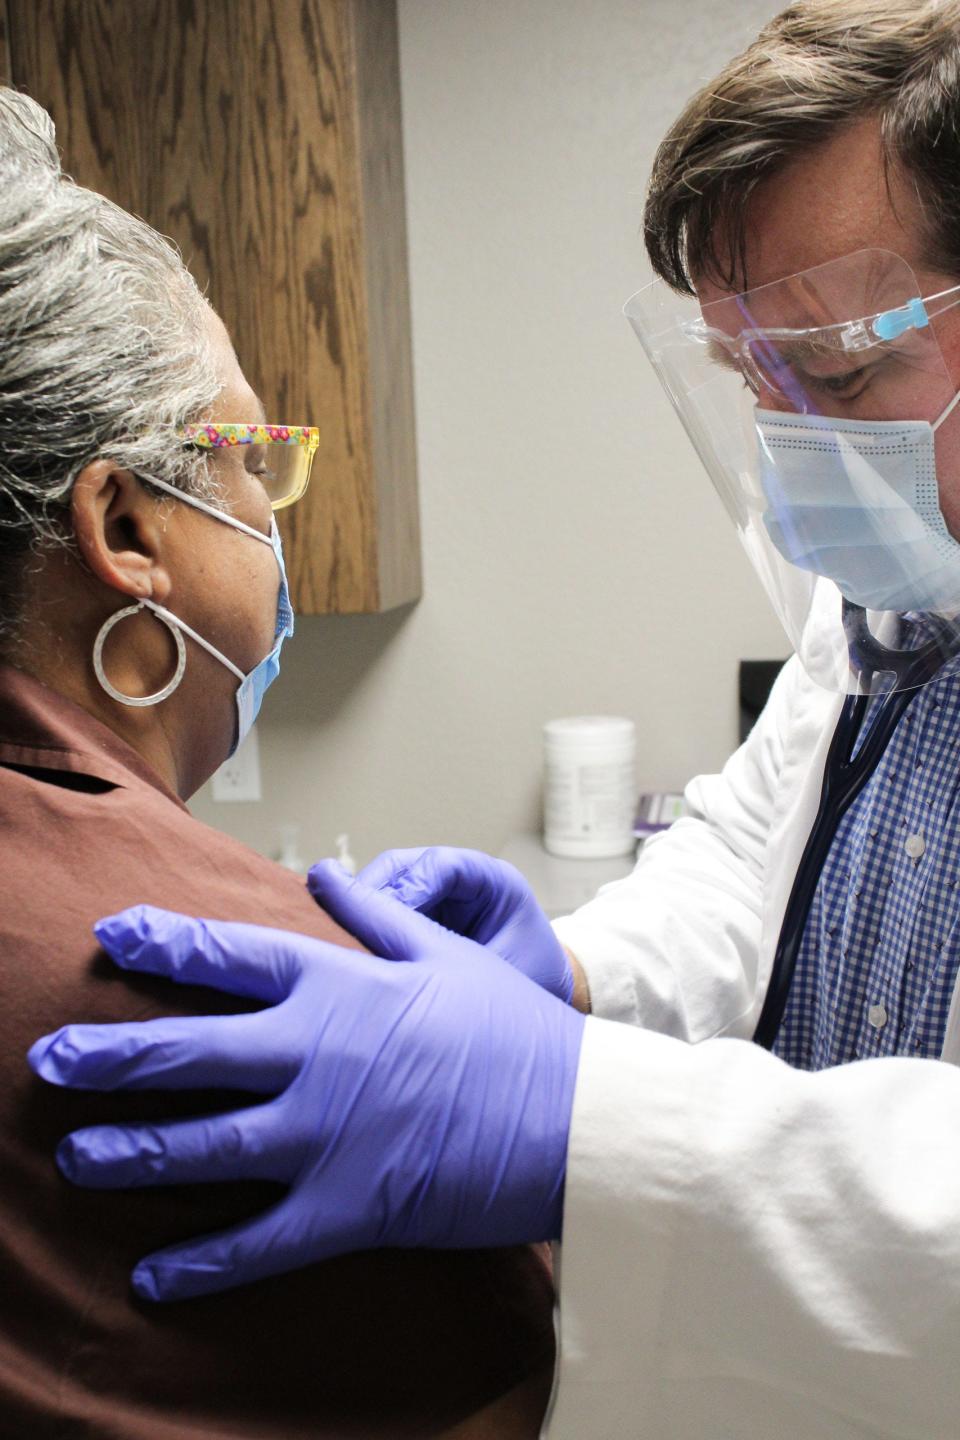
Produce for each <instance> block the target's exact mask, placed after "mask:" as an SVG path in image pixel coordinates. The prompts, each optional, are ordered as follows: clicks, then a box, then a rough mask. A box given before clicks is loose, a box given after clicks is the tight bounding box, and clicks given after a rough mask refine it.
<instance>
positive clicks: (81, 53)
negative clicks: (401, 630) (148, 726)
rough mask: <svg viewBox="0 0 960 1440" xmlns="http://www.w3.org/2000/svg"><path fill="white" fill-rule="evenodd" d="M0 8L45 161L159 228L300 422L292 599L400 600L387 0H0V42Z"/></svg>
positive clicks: (319, 609) (250, 366) (405, 302)
mask: <svg viewBox="0 0 960 1440" xmlns="http://www.w3.org/2000/svg"><path fill="white" fill-rule="evenodd" d="M4 21H5V30H6V36H5V38H6V46H7V55H6V64H5V65H4V66H3V67H2V68H3V69H4V70H5V72H6V75H7V76H8V77H9V79H10V81H11V82H12V83H13V84H14V85H16V86H18V87H19V88H21V89H24V90H26V91H27V92H28V94H30V95H32V96H33V97H34V99H36V100H38V101H39V102H40V104H42V105H44V106H45V107H46V108H47V109H48V110H49V111H50V113H51V114H52V115H53V118H54V120H55V122H56V125H57V135H58V141H59V144H60V148H61V151H62V154H63V161H64V168H65V169H66V170H67V171H68V173H69V174H71V175H73V176H74V178H75V179H76V180H78V181H79V182H80V183H81V184H83V185H87V186H89V187H90V188H91V189H94V190H99V191H101V192H102V193H103V194H105V195H108V196H110V198H111V199H113V200H116V201H117V202H118V203H119V204H121V205H123V206H125V207H126V208H127V209H129V210H133V211H135V212H136V213H137V214H138V215H142V216H143V217H144V218H145V219H146V220H148V221H149V222H150V223H151V224H152V225H154V226H155V227H156V228H157V229H158V230H160V231H162V232H163V233H164V234H166V235H170V236H171V237H172V238H173V239H174V240H176V242H177V243H178V245H179V246H180V248H181V250H182V252H183V255H184V259H185V260H186V262H187V264H188V265H189V266H190V268H191V270H192V271H193V273H194V275H195V276H196V278H197V280H198V281H199V282H200V284H201V285H203V286H205V287H207V290H208V294H209V296H210V299H211V302H212V303H213V305H214V306H215V308H216V309H217V310H218V311H219V313H220V314H221V315H222V316H223V318H224V320H225V321H226V324H227V326H228V328H229V329H230V332H231V334H232V336H233V339H234V343H235V345H236V349H237V353H238V355H239V357H240V362H241V364H242V365H243V368H244V370H245V372H246V374H247V376H248V378H249V379H250V382H251V384H252V385H253V386H254V388H255V389H256V390H257V392H258V394H260V395H261V396H262V397H263V400H264V404H265V405H266V408H267V411H268V415H267V418H268V420H271V421H276V422H279V423H288V424H313V425H317V426H319V429H320V448H319V451H318V452H317V458H316V461H315V468H314V473H313V479H312V481H311V485H310V489H309V490H308V492H307V494H306V496H305V497H304V499H303V500H302V501H301V502H300V503H299V504H298V505H296V506H294V507H293V508H292V509H291V510H289V511H284V512H283V513H282V514H281V516H280V521H281V528H282V529H283V532H284V544H285V548H286V550H287V556H288V568H289V571H290V576H291V584H292V589H293V594H294V601H295V604H296V607H297V609H298V610H299V611H300V612H301V613H305V614H329V613H337V612H340V613H342V612H348V611H377V610H386V609H390V608H392V607H393V606H396V605H401V604H404V603H407V602H409V601H411V600H414V599H416V598H417V597H418V596H419V593H420V552H419V520H418V511H417V484H416V455H415V444H414V428H413V387H412V371H411V361H410V323H409V295H408V286H407V269H406V228H405V218H404V196H403V154H402V144H401V132H400V87H399V65H398V51H397V19H396V5H395V0H190V3H188V4H184V3H183V0H0V43H2V42H3V38H4V35H3V22H4ZM238 418H242V417H238Z"/></svg>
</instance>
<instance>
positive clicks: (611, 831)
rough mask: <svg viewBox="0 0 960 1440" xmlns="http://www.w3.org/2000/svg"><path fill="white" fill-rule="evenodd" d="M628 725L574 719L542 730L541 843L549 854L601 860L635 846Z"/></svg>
mask: <svg viewBox="0 0 960 1440" xmlns="http://www.w3.org/2000/svg"><path fill="white" fill-rule="evenodd" d="M636 751H637V741H636V731H635V728H634V724H633V721H632V720H623V719H620V718H618V717H616V716H612V715H576V716H572V717H571V718H570V719H566V720H549V721H548V722H547V724H546V725H544V727H543V759H544V766H543V772H544V796H543V799H544V806H543V811H544V825H543V843H544V846H545V847H546V849H547V850H548V851H549V852H550V854H551V855H569V856H574V857H577V858H587V859H589V858H593V859H601V858H603V857H606V856H612V855H626V854H628V853H629V852H630V851H631V850H632V849H633V848H634V847H635V845H636V843H637V841H636V837H635V835H634V833H633V816H634V809H635V807H636V803H637V783H636V765H637V754H636Z"/></svg>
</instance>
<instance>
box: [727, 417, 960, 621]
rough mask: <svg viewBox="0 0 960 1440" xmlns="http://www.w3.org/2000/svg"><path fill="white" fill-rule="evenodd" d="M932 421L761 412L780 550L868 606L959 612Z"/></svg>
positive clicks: (959, 587)
mask: <svg viewBox="0 0 960 1440" xmlns="http://www.w3.org/2000/svg"><path fill="white" fill-rule="evenodd" d="M958 401H960V392H958V394H957V395H955V396H954V398H953V400H952V401H951V402H950V404H949V405H948V406H947V408H946V409H945V410H944V411H943V413H942V414H941V415H940V416H939V417H938V418H937V419H936V420H935V421H934V422H933V424H932V425H931V424H930V423H929V422H928V421H926V420H839V419H836V418H834V417H828V416H825V415H795V414H781V413H780V412H778V411H774V410H757V411H756V412H755V422H756V427H757V436H758V441H759V449H760V467H761V470H760V474H761V483H762V485H763V491H764V495H765V496H766V499H767V504H768V507H769V508H768V509H767V510H766V511H765V513H764V515H763V523H764V526H765V528H766V531H767V533H768V535H769V536H770V539H771V540H772V541H773V544H774V545H775V546H776V548H777V550H778V551H779V553H780V554H781V555H782V556H783V558H784V559H785V560H789V561H790V563H791V564H792V565H797V566H799V567H800V569H801V570H809V571H812V572H813V573H814V574H816V575H824V576H826V577H827V578H828V579H830V580H833V581H834V582H835V583H836V585H837V588H838V589H839V591H840V593H841V594H842V595H844V596H845V597H846V599H847V600H850V601H852V602H853V603H854V604H856V605H862V606H863V608H864V609H866V610H894V611H897V612H899V613H900V614H905V613H906V612H907V611H930V610H935V611H956V610H960V544H958V543H957V541H956V540H954V538H953V536H952V535H951V534H950V532H949V530H948V529H947V525H946V521H945V520H944V518H943V514H942V512H941V510H940V504H939V496H938V489H937V474H936V463H935V455H934V432H935V431H936V430H937V428H938V426H940V425H941V424H942V423H943V421H944V420H945V419H946V418H947V416H948V415H949V414H950V412H951V411H952V410H953V408H954V406H955V405H956V404H957V403H958Z"/></svg>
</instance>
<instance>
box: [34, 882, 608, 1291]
mask: <svg viewBox="0 0 960 1440" xmlns="http://www.w3.org/2000/svg"><path fill="white" fill-rule="evenodd" d="M357 889H358V891H359V890H360V889H361V887H360V886H359V885H358V886H357ZM367 904H368V906H369V909H370V915H371V919H370V923H369V925H368V926H367V931H368V933H369V934H373V933H374V932H377V933H379V934H380V935H381V936H382V937H383V941H384V943H383V944H382V945H381V946H380V949H381V953H383V954H387V955H389V956H390V957H391V958H390V960H384V959H381V958H378V957H377V956H376V955H363V954H360V953H358V952H357V951H355V950H345V949H342V948H340V947H339V946H337V945H331V944H328V943H326V942H323V941H320V940H314V939H308V938H306V937H305V936H302V935H294V934H290V933H288V932H285V931H280V930H267V929H262V928H261V927H259V926H255V925H239V924H227V923H222V922H218V921H212V920H211V921H204V920H194V919H189V918H187V917H186V916H182V915H176V914H173V913H171V912H170V911H166V910H157V909H154V908H152V907H150V906H136V907H134V908H133V909H131V910H126V911H124V912H122V913H121V914H119V915H115V916H112V917H110V918H108V919H106V920H101V921H100V922H99V924H98V925H97V926H96V934H97V937H98V939H99V941H100V943H101V945H102V946H103V947H104V949H105V950H106V951H107V952H108V954H109V955H111V956H112V958H113V959H114V960H115V961H116V963H117V964H118V965H120V966H121V967H123V968H125V969H131V970H143V971H147V972H149V973H151V974H154V975H163V976H167V977H169V978H170V979H173V980H177V981H179V982H181V983H182V984H187V985H212V986H215V987H217V988H219V989H221V990H226V991H228V992H229V993H231V994H234V995H245V996H250V997H251V998H252V999H255V1000H258V1001H261V1002H264V1003H265V1004H266V1005H267V1007H268V1008H266V1009H263V1010H259V1011H257V1012H255V1013H252V1014H243V1015H229V1016H204V1017H193V1018H188V1019H183V1018H177V1019H172V1018H171V1019H161V1020H150V1021H147V1022H143V1023H134V1024H120V1025H71V1026H67V1027H65V1028H64V1029H62V1030H59V1031H57V1032H56V1034H54V1035H50V1036H45V1037H44V1038H43V1039H42V1040H39V1041H37V1043H36V1044H35V1045H34V1046H33V1048H32V1049H31V1051H30V1057H29V1058H30V1064H31V1066H32V1067H33V1069H34V1070H35V1071H36V1073H37V1074H38V1075H40V1076H42V1077H43V1078H44V1079H45V1080H49V1081H51V1082H52V1083H53V1084H57V1085H70V1086H76V1087H79V1088H82V1089H89V1090H114V1089H117V1088H121V1089H124V1088H125V1089H173V1090H176V1089H194V1088H198V1087H201V1088H206V1087H211V1086H223V1087H227V1088H230V1089H237V1090H245V1091H250V1092H254V1093H257V1094H261V1095H263V1096H264V1097H265V1098H264V1101H263V1103H262V1104H254V1105H252V1106H250V1107H248V1108H245V1109H239V1110H235V1111H233V1112H231V1113H227V1114H223V1115H215V1116H207V1117H203V1118H200V1119H196V1120H178V1121H171V1122H169V1123H165V1124H152V1125H143V1126H137V1125H122V1126H120V1125H117V1126H96V1127H91V1128H90V1129H87V1130H78V1131H76V1132H74V1133H73V1134H72V1135H68V1136H67V1137H66V1138H65V1139H64V1140H63V1141H62V1142H61V1144H60V1147H59V1149H58V1152H57V1160H58V1163H59V1165H60V1168H61V1169H62V1170H63V1172H64V1174H65V1175H66V1176H67V1177H68V1178H69V1179H71V1180H74V1181H76V1182H77V1183H78V1184H83V1185H91V1186H96V1187H100V1188H106V1189H113V1188H118V1187H125V1186H136V1185H163V1184H182V1183H190V1184H193V1183H196V1182H198V1181H206V1180H213V1181H222V1180H240V1179H243V1180H246V1179H257V1180H274V1181H280V1182H282V1183H283V1184H286V1185H288V1186H289V1187H290V1188H289V1191H288V1193H287V1195H286V1196H285V1198H284V1199H283V1200H281V1201H280V1202H279V1203H278V1204H277V1205H275V1206H273V1207H272V1208H271V1209H269V1210H267V1211H264V1212H263V1213H262V1214H260V1215H258V1216H256V1217H255V1218H254V1219H252V1220H250V1221H247V1222H245V1223H243V1224H241V1225H238V1226H235V1227H233V1228H232V1229H230V1230H227V1231H224V1232H222V1233H221V1234H217V1235H211V1236H204V1237H202V1238H200V1239H198V1240H196V1241H193V1242H189V1243H187V1244H185V1245H177V1246H174V1247H173V1248H171V1249H167V1250H162V1251H158V1252H157V1253H156V1254H154V1255H151V1256H149V1257H148V1258H147V1259H145V1260H142V1261H141V1262H140V1264H139V1265H138V1266H137V1267H136V1269H135V1270H134V1274H133V1284H134V1288H135V1289H136V1290H137V1291H138V1293H139V1294H140V1295H142V1296H143V1297H145V1298H147V1299H155V1300H175V1299H182V1298H186V1297H188V1296H192V1295H201V1294H205V1293H208V1292H212V1291H216V1290H223V1289H227V1288H229V1287H230V1286H232V1285H239V1284H242V1283H245V1282H247V1281H251V1280H256V1279H259V1278H260V1277H262V1276H265V1275H271V1274H277V1273H280V1272H282V1271H284V1270H290V1269H294V1268H296V1267H298V1266H301V1265H307V1264H310V1263H311V1262H313V1261H316V1260H321V1259H324V1258H326V1257H328V1256H332V1255H337V1254H340V1253H341V1252H344V1251H348V1250H359V1249H369V1248H373V1247H377V1246H407V1247H412V1246H433V1247H440V1248H443V1247H453V1248H456V1247H460V1246H485V1245H509V1244H514V1243H520V1242H524V1241H535V1240H546V1239H553V1238H556V1237H558V1236H559V1234H560V1230H561V1220H562V1210H563V1186H564V1178H565V1173H566V1151H567V1135H568V1131H569V1126H570V1112H571V1109H572V1104H573V1090H574V1082H575V1079H576V1073H577V1064H578V1060H579V1054H580V1043H581V1039H582V1031H583V1023H584V1021H583V1017H582V1016H581V1015H580V1014H578V1012H577V1011H575V1010H571V1009H570V1008H569V1007H567V1006H565V1005H562V1004H560V1002H559V1001H558V1000H557V999H555V998H554V997H553V996H550V995H547V994H546V992H545V991H543V990H541V989H539V988H538V987H537V986H536V985H533V984H531V983H530V981H529V980H527V979H526V977H525V976H523V975H520V974H519V973H518V972H517V971H516V970H513V969H512V968H511V967H510V966H509V965H505V964H504V963H503V961H502V960H500V959H499V958H498V957H497V956H494V955H491V954H490V953H489V952H487V951H485V950H483V949H482V948H481V947H480V946H478V945H475V944H473V943H472V942H471V941H469V940H465V939H462V938H461V937H460V936H455V935H451V934H449V933H448V932H447V931H445V930H443V929H442V928H441V927H440V926H438V925H435V924H434V923H433V922H432V921H430V920H428V919H427V918H426V917H425V916H423V915H418V914H417V913H416V912H415V911H412V910H408V909H407V908H406V907H405V906H403V905H401V904H400V903H399V902H398V901H396V900H393V899H391V898H390V897H388V896H386V895H383V894H381V893H379V892H377V891H367ZM391 962H397V963H391Z"/></svg>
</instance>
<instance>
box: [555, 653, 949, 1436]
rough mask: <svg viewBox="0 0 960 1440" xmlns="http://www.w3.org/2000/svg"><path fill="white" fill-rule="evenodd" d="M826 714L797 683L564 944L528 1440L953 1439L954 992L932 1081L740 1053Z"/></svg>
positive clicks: (835, 708) (902, 1069)
mask: <svg viewBox="0 0 960 1440" xmlns="http://www.w3.org/2000/svg"><path fill="white" fill-rule="evenodd" d="M839 708H840V701H839V699H838V698H837V697H832V696H830V695H829V694H828V693H827V692H825V691H823V690H821V689H819V688H818V687H816V686H814V685H813V684H812V683H811V682H810V681H808V680H807V679H806V677H805V675H804V673H803V671H802V669H801V668H800V666H799V664H798V662H797V661H796V660H793V661H791V662H790V663H789V664H788V665H787V666H786V668H785V670H784V671H783V673H782V674H781V676H780V678H779V679H778V681H777V684H776V686H775V687H774V692H773V694H772V696H771V700H770V703H769V704H768V706H767V709H766V711H765V712H764V714H763V716H762V717H761V719H760V721H759V722H758V724H757V726H756V727H755V729H754V731H753V733H752V734H751V736H750V738H749V739H748V741H747V742H746V744H745V745H744V746H742V747H741V748H740V750H739V751H737V753H736V754H735V755H734V756H733V757H732V758H731V759H730V761H729V762H728V764H727V765H726V767H725V769H724V771H723V773H722V775H716V776H707V777H701V778H699V779H698V780H695V781H694V782H693V783H692V784H691V785H690V786H689V787H688V791H687V798H688V801H689V803H690V804H691V806H692V809H693V812H694V817H695V818H691V819H687V820H681V821H679V822H678V823H677V824H676V825H675V826H674V827H673V828H672V829H671V831H670V832H669V833H668V834H665V835H663V836H661V837H659V838H657V839H655V840H652V841H650V842H648V844H647V845H646V846H645V848H644V851H643V853H642V856H641V859H640V862H639V864H638V865H637V867H636V870H635V871H634V873H633V874H632V875H631V876H630V877H629V878H627V879H626V880H622V881H619V882H618V883H617V884H615V885H611V886H607V887H606V888H605V889H604V890H602V891H601V892H600V894H599V896H598V897H597V898H596V899H595V900H593V901H591V902H590V903H589V904H588V905H586V906H584V907H583V908H582V909H581V910H579V911H577V912H576V913H575V914H574V915H572V916H569V917H567V918H566V919H564V920H561V921H558V922H557V926H556V928H557V931H558V933H559V934H560V936H561V938H562V940H563V941H564V943H565V944H567V945H569V946H570V948H571V949H572V950H573V951H574V952H575V953H576V954H577V955H578V956H579V958H580V960H581V962H582V963H583V965H584V968H585V970H586V972H587V977H588V979H589V982H590V989H591V997H592V1004H593V1009H594V1016H593V1017H591V1018H589V1019H588V1020H587V1022H586V1029H585V1034H584V1045H583V1053H582V1058H581V1064H580V1071H579V1075H578V1081H577V1088H576V1095H575V1100H574V1110H573V1122H572V1127H571V1136H570V1150H569V1163H568V1172H567V1188H566V1201H565V1211H564V1239H563V1246H562V1248H561V1249H560V1250H559V1252H558V1269H559V1288H560V1304H559V1312H558V1343H559V1358H558V1365H557V1375H556V1382H555V1387H554V1395H553V1399H552V1402H551V1406H550V1409H549V1411H548V1416H547V1420H546V1422H545V1428H544V1431H543V1434H544V1436H546V1437H548V1440H626V1437H633V1436H636V1437H643V1440H853V1437H857V1440H863V1437H867V1436H870V1437H879V1436H882V1437H891V1440H892V1437H897V1440H907V1437H909V1440H948V1437H949V1440H957V1437H958V1436H960V1068H956V1062H957V1060H958V1058H960V1019H958V1002H957V997H956V995H955V996H954V1002H953V1006H952V1008H951V1012H950V1017H949V1020H948V1025H947V1034H946V1041H945V1046H944V1051H943V1059H944V1060H949V1061H952V1062H954V1063H952V1064H942V1063H941V1062H939V1061H930V1060H909V1059H883V1060H870V1061H864V1062H861V1063H859V1064H855V1065H846V1066H841V1067H838V1068H836V1069H833V1070H827V1071H822V1072H820V1073H818V1074H808V1073H804V1072H801V1071H797V1070H793V1069H791V1068H789V1067H788V1066H786V1065H784V1064H783V1063H782V1062H781V1061H779V1060H777V1059H775V1058H774V1057H773V1056H771V1055H769V1054H768V1053H767V1052H765V1051H763V1050H761V1049H760V1048H759V1047H757V1046H755V1045H753V1044H752V1043H750V1040H749V1037H750V1036H751V1035H752V1033H753V1029H754V1026H755V1024H756V1021H757V1018H758V1016H759V1013H760V1008H761V1006H762V1003H763V996H764V992H765V988H766V985H767V982H768V978H769V974H770V969H771V964H772V958H773V952H774V949H775V947H776V943H777V939H778V936H779V931H780V924H781V920H782V917H783V912H784V909H785V907H786V902H787V897H788V894H789V891H790V887H791V885H792V883H793V879H794V876H795V874H796V870H797V865H798V862H799V858H800V853H801V851H802V849H803V845H804V843H805V841H806V838H807V835H808V833H809V830H810V826H811V824H812V822H813V818H814V815H815V813H816V809H817V804H818V800H819V791H820V783H821V779H822V774H823V766H824V761H825V756H826V750H827V746H828V744H829V741H830V738H831V735H832V732H833V728H834V724H835V721H836V717H837V715H838V713H839ZM616 1022H625V1023H616ZM689 1042H694V1043H689Z"/></svg>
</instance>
